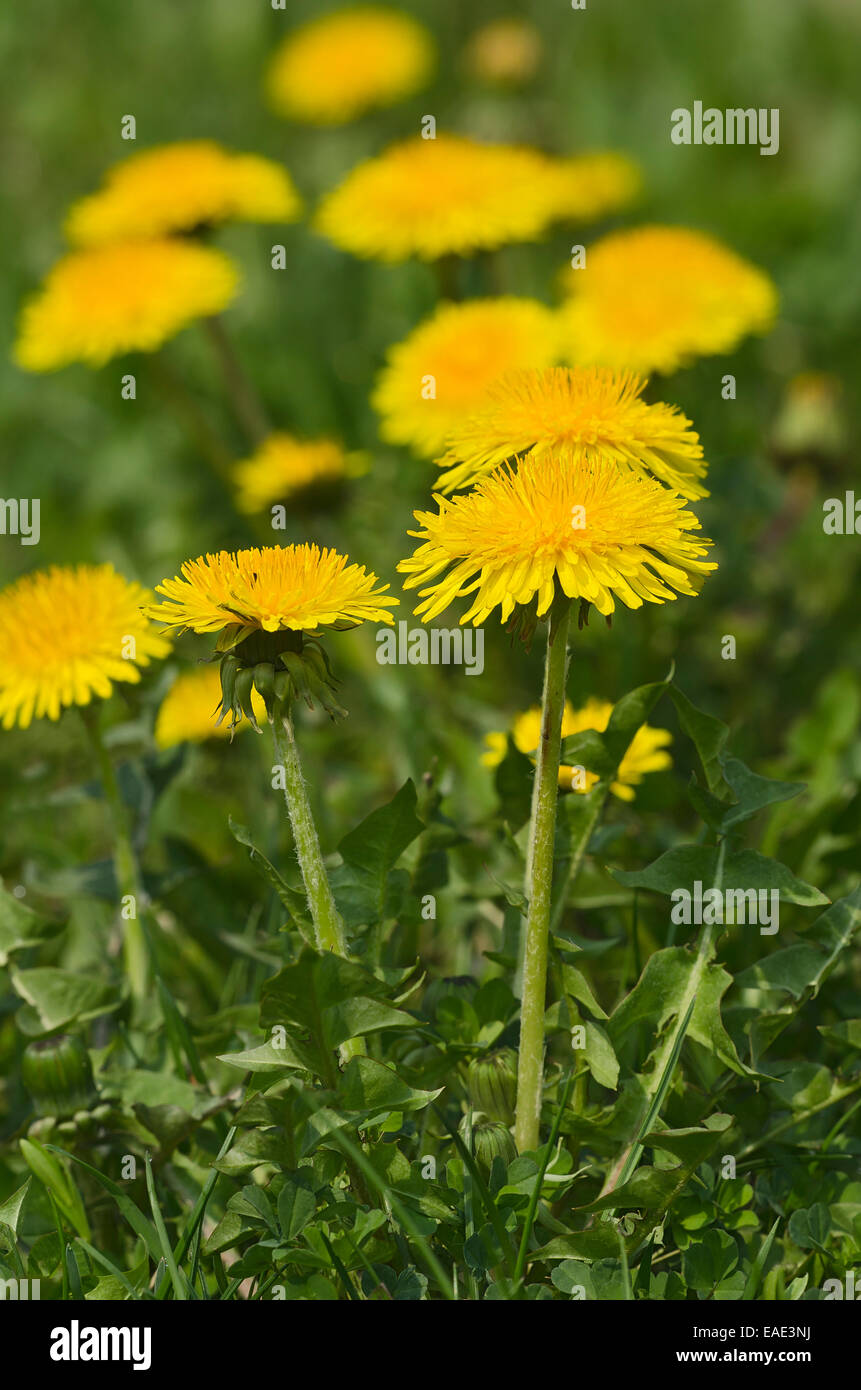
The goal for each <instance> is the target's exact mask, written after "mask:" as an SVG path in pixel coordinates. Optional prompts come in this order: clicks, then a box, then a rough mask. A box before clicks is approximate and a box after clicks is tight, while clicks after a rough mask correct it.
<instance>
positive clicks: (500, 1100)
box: [467, 1047, 517, 1125]
mask: <svg viewBox="0 0 861 1390" xmlns="http://www.w3.org/2000/svg"><path fill="white" fill-rule="evenodd" d="M467 1087H468V1090H469V1099H470V1101H471V1103H472V1106H473V1108H474V1109H475V1110H481V1111H482V1112H483V1113H484V1114H485V1115H487V1116H489V1117H490V1119H492V1120H501V1121H502V1123H503V1124H506V1125H510V1124H513V1123H514V1101H515V1097H516V1095H517V1053H516V1052H514V1051H513V1050H512V1049H511V1048H510V1047H505V1048H502V1049H500V1051H498V1052H490V1053H488V1054H487V1056H485V1057H476V1058H475V1059H474V1061H472V1062H470V1064H469V1070H468V1071H467Z"/></svg>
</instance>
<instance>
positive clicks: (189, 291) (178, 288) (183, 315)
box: [14, 239, 239, 372]
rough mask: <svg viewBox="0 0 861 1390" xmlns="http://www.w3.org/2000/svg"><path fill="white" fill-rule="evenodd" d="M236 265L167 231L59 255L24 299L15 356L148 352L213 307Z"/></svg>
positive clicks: (223, 299)
mask: <svg viewBox="0 0 861 1390" xmlns="http://www.w3.org/2000/svg"><path fill="white" fill-rule="evenodd" d="M238 284H239V271H238V270H237V268H236V266H235V265H234V264H233V262H232V261H231V260H230V259H229V258H228V257H227V256H225V255H224V254H223V252H221V251H216V250H213V249H212V248H210V247H208V246H197V245H196V244H194V243H193V242H188V241H180V240H176V241H171V240H168V239H164V240H154V241H126V242H116V243H112V244H111V245H109V246H100V247H94V248H92V249H89V250H86V251H75V252H73V253H72V254H71V255H68V256H64V257H63V259H62V260H61V261H58V262H57V264H56V265H55V266H54V268H53V269H52V270H51V271H50V272H49V274H48V276H47V277H46V279H45V283H44V285H43V287H42V289H41V290H40V291H39V292H38V293H37V294H36V295H35V296H34V297H33V298H32V299H31V300H30V301H29V303H27V304H25V306H24V309H23V312H22V315H21V322H20V326H19V334H18V340H17V342H16V344H15V348H14V356H15V360H16V361H17V363H18V365H19V366H20V367H23V368H24V369H25V370H26V371H30V372H50V371H53V370H55V369H56V368H57V367H65V366H68V364H69V363H71V362H85V363H86V364H87V365H88V366H91V367H101V366H102V365H103V364H104V363H105V362H107V361H108V360H109V358H111V357H116V356H117V355H118V354H120V353H124V352H134V351H138V352H154V351H155V350H156V348H159V347H161V345H162V343H164V342H166V341H167V339H168V338H171V337H173V335H174V334H175V333H178V332H179V331H180V329H182V328H185V326H186V324H188V323H190V322H191V321H192V320H193V319H195V318H199V317H202V316H206V315H209V314H218V313H220V312H221V310H222V309H223V308H225V306H226V305H227V304H229V303H230V301H231V299H232V298H233V296H234V295H235V293H236V290H237V286H238Z"/></svg>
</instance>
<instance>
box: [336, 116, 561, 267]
mask: <svg viewBox="0 0 861 1390" xmlns="http://www.w3.org/2000/svg"><path fill="white" fill-rule="evenodd" d="M549 169H550V164H549V161H548V160H547V158H546V156H544V155H542V154H539V153H538V152H537V151H535V150H530V149H525V148H521V147H518V146H512V145H483V144H480V143H479V142H478V141H476V140H470V139H468V138H467V137H466V136H460V135H445V134H441V135H438V136H437V138H436V139H435V140H423V139H422V138H421V136H415V137H414V138H413V139H410V140H404V141H402V142H401V143H400V144H397V145H393V146H391V147H390V148H389V149H387V150H385V151H384V152H383V153H382V154H381V155H378V156H376V157H375V158H373V159H368V160H366V161H365V162H364V163H363V164H360V165H359V166H358V167H357V168H356V169H354V170H353V171H352V173H350V174H348V175H347V177H346V179H345V180H344V182H343V183H342V184H341V185H340V186H339V187H338V188H336V189H335V190H334V191H333V192H331V193H329V194H328V196H327V197H326V198H324V200H323V202H322V203H321V205H320V208H319V209H318V212H317V217H316V227H317V230H318V231H319V232H321V233H322V235H323V236H325V237H328V239H329V240H330V241H332V242H334V243H335V245H336V246H340V247H341V248H342V249H343V250H345V251H349V252H351V253H352V254H353V255H354V256H364V257H368V258H370V259H376V260H381V261H390V262H391V261H403V260H407V259H408V257H410V256H418V257H420V258H421V259H422V260H427V261H432V260H436V259H437V258H438V257H440V256H445V255H448V254H454V255H459V256H468V255H471V254H472V253H473V252H475V251H479V250H486V249H489V248H492V247H496V246H502V245H504V244H505V243H506V242H517V241H534V240H535V239H536V238H537V237H539V236H540V235H541V234H542V232H543V231H544V230H545V228H546V227H547V226H548V225H549V223H550V222H552V221H553V218H554V216H555V215H556V210H557V207H558V201H559V188H558V181H557V178H556V176H555V175H554V176H551V174H550V172H549Z"/></svg>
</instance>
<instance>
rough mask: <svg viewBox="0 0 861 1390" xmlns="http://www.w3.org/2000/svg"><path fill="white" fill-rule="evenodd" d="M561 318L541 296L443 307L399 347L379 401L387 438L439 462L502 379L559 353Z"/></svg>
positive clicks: (378, 391)
mask: <svg viewBox="0 0 861 1390" xmlns="http://www.w3.org/2000/svg"><path fill="white" fill-rule="evenodd" d="M555 323H556V319H555V315H554V314H553V312H552V311H551V310H550V309H548V308H546V307H545V306H544V305H543V304H539V303H538V302H537V301H536V300H533V299H517V298H514V297H509V298H503V299H473V300H469V301H468V302H467V303H465V304H441V305H440V306H439V307H438V308H437V309H436V310H435V312H434V313H433V314H432V315H431V316H430V318H428V319H426V320H425V321H424V322H423V323H420V324H419V326H418V328H415V329H414V330H413V332H412V333H410V335H409V337H407V338H405V339H404V340H403V342H401V343H396V344H395V346H394V347H391V348H390V349H389V352H388V356H387V363H386V366H385V367H384V368H383V371H382V372H381V373H380V376H379V378H378V380H377V384H376V388H375V390H374V394H373V397H372V403H373V405H374V408H375V409H376V410H377V411H378V412H379V414H380V415H381V417H382V422H381V425H380V434H381V435H382V437H383V439H385V440H387V441H388V442H389V443H391V444H409V445H411V446H412V448H413V449H414V450H415V451H416V453H418V454H422V455H425V456H427V457H431V458H432V457H434V456H435V455H437V454H439V453H440V452H441V451H442V449H443V447H444V445H445V441H446V439H447V437H448V436H449V435H450V434H451V433H452V431H453V430H454V429H455V428H457V427H458V426H459V425H463V424H464V422H465V421H466V420H467V419H468V418H469V416H470V415H471V414H472V413H473V412H474V411H475V410H476V409H477V408H478V407H479V406H480V405H481V404H482V403H483V402H484V399H485V396H486V394H487V389H488V387H489V386H490V385H491V383H492V382H494V381H496V379H497V378H498V377H501V376H503V375H504V374H505V373H506V372H508V371H511V370H513V369H514V368H518V367H543V366H548V365H549V364H550V363H552V362H554V361H555V360H556V358H557V356H558V353H557V344H556V334H555Z"/></svg>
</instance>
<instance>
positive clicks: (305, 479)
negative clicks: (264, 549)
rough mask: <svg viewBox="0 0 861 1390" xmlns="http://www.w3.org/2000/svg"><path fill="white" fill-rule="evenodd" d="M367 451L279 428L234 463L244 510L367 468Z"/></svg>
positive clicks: (294, 495) (307, 492)
mask: <svg viewBox="0 0 861 1390" xmlns="http://www.w3.org/2000/svg"><path fill="white" fill-rule="evenodd" d="M366 466H367V464H366V459H365V457H364V455H362V454H356V453H347V452H346V451H345V449H344V447H343V445H342V444H340V443H339V442H338V441H337V440H336V439H308V440H304V439H294V438H293V436H292V435H289V434H283V433H281V432H280V431H276V432H275V433H273V434H270V435H268V436H267V438H266V439H264V440H263V442H262V444H261V445H260V446H259V448H258V449H257V450H256V451H255V453H253V454H252V455H251V457H250V458H247V459H243V460H242V461H241V462H240V463H237V464H236V465H235V467H234V473H233V476H234V482H235V483H236V487H237V501H238V505H239V508H240V510H241V511H243V512H247V513H254V512H259V511H262V510H263V509H264V508H265V507H268V506H270V505H271V504H272V503H274V502H284V501H285V500H287V499H290V498H299V497H300V496H301V495H305V496H309V495H310V493H311V491H312V490H314V491H316V490H317V489H322V488H325V487H327V486H329V485H333V484H335V485H336V484H338V483H340V482H342V481H343V480H344V479H346V478H354V477H356V476H358V475H359V474H360V473H362V472H364V471H365V468H366Z"/></svg>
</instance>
